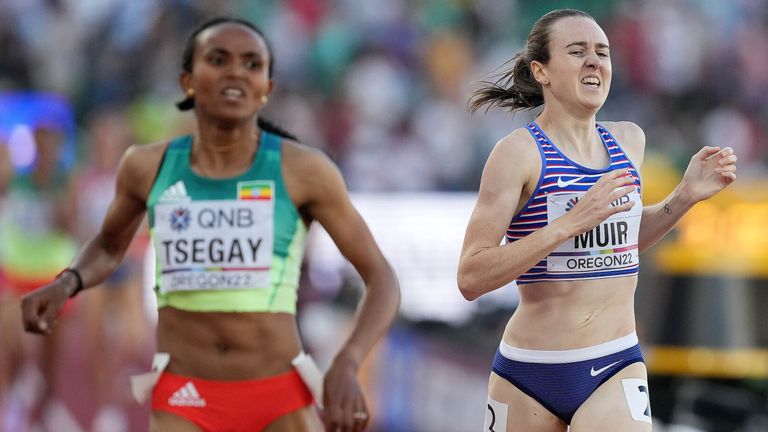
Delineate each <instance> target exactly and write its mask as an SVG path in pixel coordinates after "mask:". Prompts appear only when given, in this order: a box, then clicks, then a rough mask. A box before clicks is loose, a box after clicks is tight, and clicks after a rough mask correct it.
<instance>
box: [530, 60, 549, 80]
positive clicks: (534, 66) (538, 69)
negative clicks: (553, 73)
mask: <svg viewBox="0 0 768 432" xmlns="http://www.w3.org/2000/svg"><path fill="white" fill-rule="evenodd" d="M546 69H547V67H546V65H544V64H543V63H541V62H540V61H537V60H534V61H532V62H531V75H533V79H535V80H536V81H538V82H539V84H541V85H542V86H545V85H547V84H549V77H548V76H547V75H548V74H547V70H546Z"/></svg>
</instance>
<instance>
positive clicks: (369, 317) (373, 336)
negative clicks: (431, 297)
mask: <svg viewBox="0 0 768 432" xmlns="http://www.w3.org/2000/svg"><path fill="white" fill-rule="evenodd" d="M382 261H383V264H382V265H381V266H380V269H379V270H378V271H376V272H375V273H373V274H371V275H369V276H368V277H367V278H366V277H364V281H365V285H366V290H365V294H364V295H363V297H362V299H361V300H360V303H359V305H358V308H357V312H356V318H355V325H354V328H353V330H352V333H351V334H350V336H349V338H348V339H347V341H346V342H345V343H344V345H343V347H342V348H341V350H340V351H339V353H338V354H337V356H336V360H335V361H343V362H345V363H347V364H348V365H350V366H351V367H354V368H359V367H360V365H361V364H362V362H363V360H364V359H365V358H366V357H367V355H368V353H370V351H371V350H372V349H373V347H374V346H375V345H376V342H377V341H378V340H379V339H381V338H382V337H383V336H384V334H385V333H386V332H387V330H388V329H389V327H390V325H391V324H392V321H393V320H394V318H395V316H396V314H397V311H398V309H399V307H400V287H399V286H398V282H397V277H396V276H395V273H394V271H393V270H392V268H391V267H390V265H389V263H387V262H386V260H384V259H383V258H382ZM366 279H367V280H366Z"/></svg>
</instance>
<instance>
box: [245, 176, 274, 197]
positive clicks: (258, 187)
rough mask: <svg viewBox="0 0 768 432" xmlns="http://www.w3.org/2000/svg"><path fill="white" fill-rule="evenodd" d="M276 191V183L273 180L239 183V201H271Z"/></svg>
mask: <svg viewBox="0 0 768 432" xmlns="http://www.w3.org/2000/svg"><path fill="white" fill-rule="evenodd" d="M274 191H275V182H273V181H271V180H254V181H244V182H237V199H239V200H271V199H272V196H273V195H274Z"/></svg>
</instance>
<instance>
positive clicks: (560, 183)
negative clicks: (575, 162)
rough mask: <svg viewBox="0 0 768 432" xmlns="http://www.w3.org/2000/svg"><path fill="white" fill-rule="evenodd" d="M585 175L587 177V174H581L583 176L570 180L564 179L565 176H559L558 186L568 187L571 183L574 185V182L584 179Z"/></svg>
mask: <svg viewBox="0 0 768 432" xmlns="http://www.w3.org/2000/svg"><path fill="white" fill-rule="evenodd" d="M584 177H586V176H581V177H576V178H572V179H570V180H568V181H563V178H562V177H558V178H557V187H559V188H564V187H568V186H570V185H572V184H574V183H577V182H578V181H580V180H581V179H583V178H584Z"/></svg>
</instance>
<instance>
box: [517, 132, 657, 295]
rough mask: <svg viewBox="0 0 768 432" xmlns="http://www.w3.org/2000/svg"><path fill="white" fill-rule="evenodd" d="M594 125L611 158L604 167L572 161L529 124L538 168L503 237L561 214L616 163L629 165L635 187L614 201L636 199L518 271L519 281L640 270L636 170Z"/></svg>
mask: <svg viewBox="0 0 768 432" xmlns="http://www.w3.org/2000/svg"><path fill="white" fill-rule="evenodd" d="M595 126H596V127H597V132H598V133H599V134H600V138H601V139H602V141H603V144H604V145H605V149H606V150H607V151H608V154H609V155H610V158H611V163H610V165H609V166H607V167H606V168H604V169H591V168H587V167H585V166H582V165H579V164H577V163H576V162H573V161H572V160H570V159H569V158H568V157H567V156H565V155H564V154H563V153H562V152H560V150H559V149H558V148H557V147H556V146H555V144H554V143H553V142H552V141H551V140H550V139H549V138H548V137H547V136H546V135H545V134H544V132H543V131H542V130H541V128H539V126H538V125H537V124H536V123H535V122H531V123H529V124H528V131H529V132H530V133H531V135H533V138H534V140H535V141H536V144H537V146H538V148H539V153H540V154H541V159H542V164H541V174H540V176H539V182H538V184H537V185H536V189H535V190H534V192H533V195H532V196H531V198H530V199H529V200H528V202H526V203H525V205H524V206H523V208H522V209H521V210H520V211H519V212H518V213H517V214H516V215H515V216H514V217H513V218H512V222H511V223H510V224H509V228H508V229H507V235H506V240H507V243H511V242H514V241H516V240H518V239H521V238H523V237H525V236H527V235H529V234H530V233H532V232H533V231H535V230H537V229H539V228H542V227H544V226H545V225H547V224H548V223H551V222H552V221H554V220H555V219H557V218H559V217H560V216H563V215H564V214H565V213H566V212H567V211H569V210H570V209H571V208H572V207H573V206H574V205H575V204H576V203H577V202H578V200H579V198H581V196H583V195H584V194H585V193H586V191H587V190H588V189H589V188H590V187H592V186H593V185H594V184H595V183H596V182H597V181H598V180H599V179H600V177H601V176H602V175H603V174H605V173H607V172H609V171H612V170H615V169H619V168H629V172H630V174H631V175H632V177H634V179H635V185H636V186H637V190H636V191H633V192H631V193H630V194H629V195H627V196H625V197H623V198H622V199H619V200H617V202H615V203H614V205H619V204H623V203H626V202H628V200H634V201H635V205H634V207H632V209H630V210H628V211H626V212H621V213H618V214H615V215H613V216H611V217H609V218H608V219H606V220H605V221H603V222H602V223H601V224H600V225H598V226H596V227H595V228H593V229H591V230H589V231H587V232H585V233H583V234H579V235H577V236H576V237H573V238H571V239H568V240H567V241H565V242H564V243H563V244H561V245H560V246H558V247H557V249H555V250H554V251H553V252H552V253H550V254H549V255H548V256H547V257H546V258H544V259H543V260H542V261H540V262H539V263H538V264H536V265H534V266H533V267H532V268H531V269H529V270H528V271H527V272H525V273H524V274H522V275H520V277H519V278H518V279H517V283H518V284H526V283H532V282H542V281H566V280H580V279H600V278H608V277H619V276H630V275H635V274H637V272H638V268H639V258H638V248H637V238H638V232H639V230H640V217H641V215H642V211H643V205H642V202H641V200H640V176H639V174H638V172H637V170H636V169H635V166H634V165H633V164H632V162H631V161H630V160H629V158H628V157H627V155H626V154H625V153H624V151H623V150H622V148H621V146H620V145H619V143H618V142H617V141H616V139H615V138H614V137H613V136H612V135H611V133H610V132H608V131H607V130H606V129H605V128H604V127H602V126H601V125H599V124H596V125H595Z"/></svg>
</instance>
